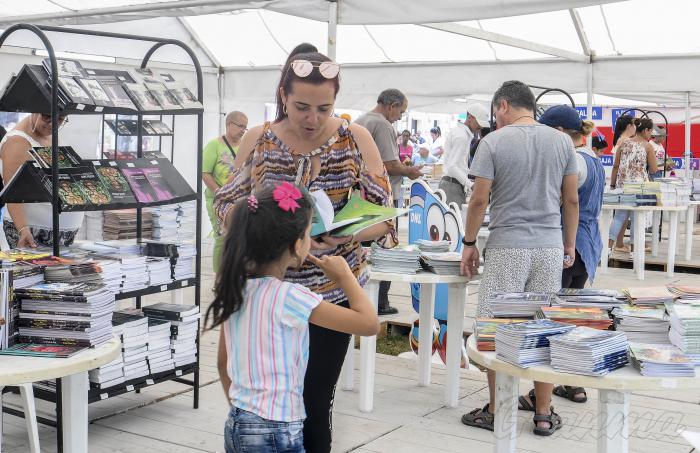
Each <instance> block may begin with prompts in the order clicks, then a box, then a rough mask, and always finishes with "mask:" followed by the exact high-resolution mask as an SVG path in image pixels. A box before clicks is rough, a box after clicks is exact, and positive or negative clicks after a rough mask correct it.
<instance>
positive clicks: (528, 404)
mask: <svg viewBox="0 0 700 453" xmlns="http://www.w3.org/2000/svg"><path fill="white" fill-rule="evenodd" d="M527 396H528V397H529V398H530V401H528V400H527V398H525V397H524V396H519V397H518V410H519V411H528V412H535V389H532V390H530V392H529V393H528V394H527Z"/></svg>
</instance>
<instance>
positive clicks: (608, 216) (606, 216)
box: [599, 209, 613, 274]
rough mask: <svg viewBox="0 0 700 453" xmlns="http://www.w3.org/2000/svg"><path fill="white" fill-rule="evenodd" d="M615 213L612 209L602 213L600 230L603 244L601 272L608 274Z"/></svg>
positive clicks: (604, 210)
mask: <svg viewBox="0 0 700 453" xmlns="http://www.w3.org/2000/svg"><path fill="white" fill-rule="evenodd" d="M612 219H613V212H612V209H603V210H602V212H601V213H600V220H599V222H600V223H599V228H600V238H601V239H602V242H603V250H602V252H601V254H600V272H601V273H603V274H604V273H606V272H607V271H608V251H609V250H610V249H609V248H608V242H609V240H610V224H611V223H612Z"/></svg>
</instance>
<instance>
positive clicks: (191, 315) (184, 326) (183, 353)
mask: <svg viewBox="0 0 700 453" xmlns="http://www.w3.org/2000/svg"><path fill="white" fill-rule="evenodd" d="M142 310H143V314H144V315H146V316H148V317H149V318H151V319H160V320H164V321H170V323H171V329H170V334H171V335H170V349H171V350H172V359H173V361H174V363H175V367H176V368H177V367H181V366H183V365H187V364H190V363H192V362H195V361H196V360H197V329H198V328H199V318H200V314H199V307H198V306H196V305H180V304H165V303H160V304H154V305H149V306H146V307H143V309H142Z"/></svg>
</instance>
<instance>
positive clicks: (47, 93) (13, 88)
mask: <svg viewBox="0 0 700 453" xmlns="http://www.w3.org/2000/svg"><path fill="white" fill-rule="evenodd" d="M19 30H26V31H29V32H31V33H33V34H34V35H36V36H37V37H38V38H39V39H40V40H41V42H42V44H43V45H44V48H45V49H46V51H47V52H48V55H49V57H48V58H49V63H50V69H51V71H50V72H51V74H53V75H55V74H58V70H57V66H58V65H57V61H56V54H55V51H54V48H53V45H52V44H51V41H50V40H49V38H48V37H47V35H46V33H45V32H51V33H63V34H74V35H81V36H86V37H89V36H99V37H103V38H113V39H120V40H127V41H141V42H150V43H153V45H152V46H151V48H150V49H149V50H148V51H147V52H146V54H145V55H144V57H143V60H142V61H141V68H146V67H147V66H148V62H149V61H150V59H151V57H152V56H153V54H154V53H155V52H157V51H158V50H159V49H160V48H161V47H164V46H176V47H179V48H180V49H181V50H183V51H184V52H185V53H187V55H188V56H189V57H190V59H191V60H192V65H193V66H194V70H195V73H196V77H197V92H196V94H197V99H198V100H199V102H200V103H201V102H202V100H203V99H204V81H203V77H202V67H201V65H200V63H199V60H198V58H197V56H196V55H195V53H194V51H193V50H192V49H191V48H190V47H189V46H187V45H186V44H185V43H183V42H182V41H179V40H176V39H168V38H158V37H151V36H142V35H131V34H122V33H115V32H105V31H95V30H85V29H77V28H63V27H56V26H47V25H32V24H25V23H20V24H15V25H12V26H10V27H8V28H6V29H5V30H4V31H3V33H2V34H1V35H0V48H2V46H3V44H4V43H5V41H6V40H7V38H8V37H9V36H11V35H12V34H13V33H15V32H17V31H19ZM39 68H40V67H39ZM39 68H37V67H36V65H25V66H24V67H23V68H22V70H21V71H20V72H19V73H18V74H17V76H15V77H14V78H13V79H12V80H11V81H10V82H9V84H8V86H7V89H6V90H5V92H4V94H3V95H2V98H0V111H14V112H27V113H30V112H34V113H44V114H48V115H50V116H51V129H52V133H51V155H52V164H53V165H52V168H51V174H50V178H51V188H52V190H51V200H50V201H51V203H52V207H53V208H52V217H53V222H52V228H53V231H54V241H53V254H54V255H55V256H60V247H59V245H60V243H59V239H60V238H59V235H58V234H57V232H58V231H59V226H60V225H59V214H60V212H61V203H60V201H59V200H60V198H59V193H58V188H59V168H58V146H59V143H58V129H59V124H58V116H59V114H61V115H69V114H104V113H114V114H127V115H137V130H138V131H139V133H138V135H137V147H136V149H137V158H142V157H143V149H142V142H143V140H142V139H143V136H142V134H141V133H140V132H141V130H142V120H143V115H196V116H197V151H196V152H195V155H196V156H197V172H196V175H197V178H196V181H197V187H196V191H195V197H196V201H197V212H196V232H195V248H196V250H197V255H196V257H195V278H194V279H188V285H187V286H190V284H189V281H190V280H191V281H192V285H191V286H193V287H194V289H195V292H194V303H195V305H197V306H200V296H201V286H200V276H201V271H202V262H201V250H202V233H201V225H202V180H201V178H200V177H199V175H201V173H202V153H201V152H200V151H201V149H202V148H203V146H204V143H203V130H204V114H203V108H198V109H178V110H157V111H148V112H146V111H134V110H130V109H122V108H115V107H104V108H102V109H90V108H85V107H82V108H79V107H81V106H78V105H71V104H69V105H61V104H59V97H58V77H55V76H54V77H51V78H50V81H49V80H48V75H46V72H45V71H44V70H43V68H41V72H39V71H38V69H39ZM97 110H99V111H97ZM173 121H174V120H173ZM170 203H173V202H172V200H171V201H170ZM141 208H142V206H137V208H136V220H137V229H136V240H137V242H139V243H140V242H141V239H142V215H141V214H142V213H141ZM176 283H177V282H173V283H172V284H170V285H169V286H172V289H180V288H182V286H178V285H177V284H176ZM180 284H182V282H180ZM156 288H158V291H155V290H153V288H147V289H144V290H142V294H139V295H137V296H136V307H137V308H141V295H146V294H153V293H155V292H161V289H160V287H156ZM172 289H171V290H172ZM150 290H153V292H149V291H150ZM166 290H168V289H166ZM128 294H129V293H126V294H125V295H122V296H123V297H125V296H126V295H128ZM196 345H197V359H196V361H195V362H194V363H192V364H190V365H187V373H185V370H182V369H181V370H178V371H176V372H173V373H165V375H163V376H153V377H147V378H145V379H144V380H143V382H142V384H138V383H137V385H141V387H139V388H143V387H146V386H149V385H154V384H156V383H159V382H164V381H168V380H174V381H177V382H180V383H183V384H186V385H190V386H192V387H193V407H194V408H195V409H197V408H198V407H199V378H200V376H199V360H200V338H199V332H198V333H197V338H196ZM181 374H193V378H192V380H191V381H189V380H184V379H181V378H180V375H181ZM147 380H148V382H147ZM150 381H152V382H153V384H151V383H150ZM129 385H134V390H137V387H136V385H135V384H129ZM117 387H118V386H117ZM126 391H131V390H127V388H126V387H124V392H126ZM124 392H122V393H124ZM115 395H116V394H115V393H108V397H109V396H115ZM60 396H61V379H57V380H56V392H55V393H54V399H53V401H55V402H56V427H57V430H56V431H57V437H58V439H57V440H58V443H57V444H58V451H59V452H62V451H63V444H62V430H61V426H62V413H61V397H60ZM93 401H95V400H90V402H93Z"/></svg>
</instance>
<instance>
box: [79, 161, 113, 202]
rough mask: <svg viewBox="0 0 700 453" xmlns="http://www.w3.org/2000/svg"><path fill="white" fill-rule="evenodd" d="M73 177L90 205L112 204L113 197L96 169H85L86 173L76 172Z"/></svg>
mask: <svg viewBox="0 0 700 453" xmlns="http://www.w3.org/2000/svg"><path fill="white" fill-rule="evenodd" d="M72 176H73V179H74V181H75V183H76V184H77V185H78V187H79V188H80V190H81V191H82V193H83V194H85V196H86V197H87V199H88V201H89V202H90V203H92V204H95V205H104V204H109V203H111V202H112V195H111V194H110V192H109V190H108V189H107V187H106V186H105V185H104V183H103V182H102V181H101V180H100V178H99V177H98V176H97V173H95V171H94V169H92V168H89V167H85V170H84V171H80V172H75V173H74V174H73V175H72Z"/></svg>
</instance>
